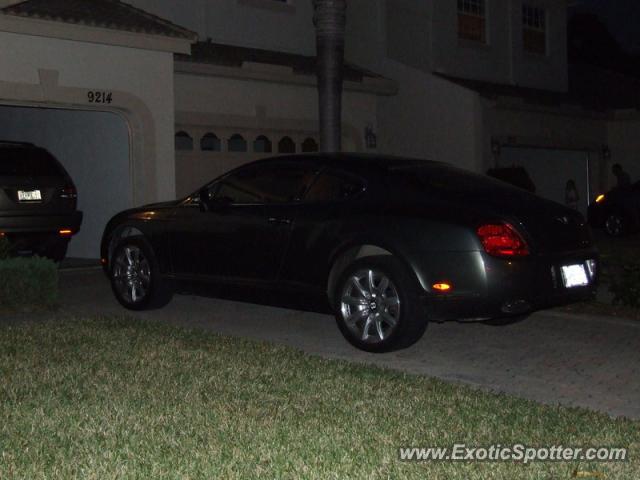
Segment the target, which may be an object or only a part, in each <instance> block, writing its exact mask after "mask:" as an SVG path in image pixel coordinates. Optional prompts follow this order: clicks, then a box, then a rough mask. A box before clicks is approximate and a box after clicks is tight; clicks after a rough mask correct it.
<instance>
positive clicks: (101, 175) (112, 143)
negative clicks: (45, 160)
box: [0, 106, 133, 259]
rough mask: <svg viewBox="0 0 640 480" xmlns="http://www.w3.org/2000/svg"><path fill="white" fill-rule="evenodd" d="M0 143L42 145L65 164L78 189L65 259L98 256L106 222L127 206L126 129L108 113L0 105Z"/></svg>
mask: <svg viewBox="0 0 640 480" xmlns="http://www.w3.org/2000/svg"><path fill="white" fill-rule="evenodd" d="M0 139H2V140H9V141H18V142H31V143H34V144H36V145H38V146H41V147H44V148H46V149H47V150H49V151H50V152H51V153H52V154H54V155H55V156H56V157H57V158H58V160H60V162H61V163H62V164H63V165H64V167H65V168H66V169H67V171H68V172H69V175H70V176H71V178H72V179H73V182H74V183H75V185H76V188H77V189H78V205H79V208H80V210H82V211H83V212H84V220H83V222H82V229H81V231H80V233H79V234H78V235H76V236H75V237H74V238H73V239H72V240H71V243H70V244H69V251H68V253H67V256H68V257H75V258H96V259H97V258H99V256H100V238H101V236H102V231H103V229H104V226H105V224H106V222H107V221H108V219H109V218H110V217H111V216H112V215H113V214H114V213H116V212H118V211H120V210H123V209H126V208H129V207H131V205H132V198H133V195H132V186H131V171H130V161H129V158H130V154H129V130H128V127H127V124H126V122H125V120H124V119H123V118H121V117H120V116H118V115H116V114H114V113H108V112H92V111H78V110H60V109H48V108H46V109H45V108H30V107H13V106H0Z"/></svg>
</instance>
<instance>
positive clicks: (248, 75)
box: [174, 60, 398, 96]
mask: <svg viewBox="0 0 640 480" xmlns="http://www.w3.org/2000/svg"><path fill="white" fill-rule="evenodd" d="M174 68H175V72H176V73H184V74H189V75H199V76H205V77H223V78H235V79H239V80H256V81H262V82H272V83H280V84H288V85H303V86H309V87H317V85H318V80H317V78H316V77H315V76H313V75H300V74H295V73H293V71H292V69H290V68H286V67H274V66H273V65H269V64H258V63H253V62H244V63H243V65H242V67H241V68H237V67H228V66H223V65H211V64H208V63H194V62H185V61H180V60H176V61H175V62H174ZM343 88H344V89H345V90H346V91H350V92H363V93H370V94H374V95H380V96H391V95H396V94H397V93H398V84H397V83H396V82H395V81H393V80H389V79H387V78H381V77H376V78H374V77H364V78H363V79H362V82H355V81H348V80H345V81H344V83H343Z"/></svg>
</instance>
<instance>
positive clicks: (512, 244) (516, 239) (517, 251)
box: [476, 223, 529, 257]
mask: <svg viewBox="0 0 640 480" xmlns="http://www.w3.org/2000/svg"><path fill="white" fill-rule="evenodd" d="M476 233H477V234H478V237H480V241H481V242H482V246H483V247H484V250H485V252H487V253H488V254H489V255H493V256H495V257H525V256H527V255H529V247H528V246H527V243H526V242H525V241H524V239H523V238H522V237H521V236H520V234H519V233H518V232H517V231H516V230H515V229H514V228H513V227H512V226H511V225H509V224H506V223H497V224H493V223H492V224H487V225H482V226H481V227H479V228H478V230H477V232H476Z"/></svg>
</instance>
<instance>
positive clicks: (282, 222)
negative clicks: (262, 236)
mask: <svg viewBox="0 0 640 480" xmlns="http://www.w3.org/2000/svg"><path fill="white" fill-rule="evenodd" d="M269 223H270V224H271V225H291V220H289V219H288V218H276V217H270V218H269Z"/></svg>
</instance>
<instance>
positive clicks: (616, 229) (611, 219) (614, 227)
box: [604, 210, 628, 237]
mask: <svg viewBox="0 0 640 480" xmlns="http://www.w3.org/2000/svg"><path fill="white" fill-rule="evenodd" d="M627 229H628V222H627V219H626V217H625V215H624V214H622V212H620V211H617V210H613V211H611V212H609V213H607V216H606V217H605V220H604V231H605V232H606V233H607V235H609V236H610V237H621V236H622V235H624V234H625V233H627Z"/></svg>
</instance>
